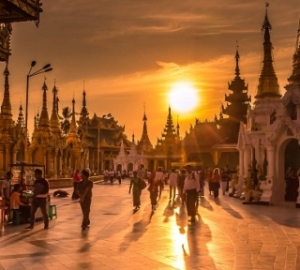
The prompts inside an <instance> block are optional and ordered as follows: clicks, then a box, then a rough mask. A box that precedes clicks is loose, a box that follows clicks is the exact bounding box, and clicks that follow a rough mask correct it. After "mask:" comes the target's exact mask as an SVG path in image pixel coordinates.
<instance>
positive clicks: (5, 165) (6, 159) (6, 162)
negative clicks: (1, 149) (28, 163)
mask: <svg viewBox="0 0 300 270" xmlns="http://www.w3.org/2000/svg"><path fill="white" fill-rule="evenodd" d="M4 160H5V164H4V170H5V171H7V170H8V167H9V165H10V149H9V145H5V157H4Z"/></svg>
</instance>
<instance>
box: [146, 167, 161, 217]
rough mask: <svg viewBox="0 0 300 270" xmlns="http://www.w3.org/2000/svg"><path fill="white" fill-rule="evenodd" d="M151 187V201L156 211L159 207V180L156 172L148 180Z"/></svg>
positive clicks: (153, 209)
mask: <svg viewBox="0 0 300 270" xmlns="http://www.w3.org/2000/svg"><path fill="white" fill-rule="evenodd" d="M148 183H149V187H148V191H149V193H150V201H151V206H152V211H155V210H156V208H157V197H158V192H159V185H160V183H159V181H158V180H156V178H155V173H152V174H151V176H150V177H149V180H148Z"/></svg>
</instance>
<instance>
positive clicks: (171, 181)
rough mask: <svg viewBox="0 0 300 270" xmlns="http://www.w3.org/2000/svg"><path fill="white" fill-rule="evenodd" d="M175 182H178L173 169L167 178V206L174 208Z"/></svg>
mask: <svg viewBox="0 0 300 270" xmlns="http://www.w3.org/2000/svg"><path fill="white" fill-rule="evenodd" d="M177 181H178V174H177V173H176V171H175V169H172V171H171V173H170V176H169V181H168V182H169V190H170V193H169V205H170V206H172V207H173V206H174V205H175V196H176V187H177Z"/></svg>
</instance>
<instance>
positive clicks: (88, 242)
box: [0, 180, 300, 270]
mask: <svg viewBox="0 0 300 270" xmlns="http://www.w3.org/2000/svg"><path fill="white" fill-rule="evenodd" d="M128 187H129V185H128V180H125V181H124V182H123V183H122V184H121V185H118V184H116V183H115V184H113V185H110V184H103V183H102V184H95V185H94V189H93V202H92V211H91V227H90V228H89V229H87V230H86V231H84V232H81V228H80V225H81V217H82V216H81V210H80V207H79V204H78V203H77V202H73V201H72V200H71V199H70V198H51V203H52V204H56V206H57V212H58V218H57V219H53V220H52V221H50V228H49V229H48V230H44V229H43V224H42V222H37V223H36V227H35V228H34V230H31V231H27V230H25V227H26V225H19V226H12V225H9V226H5V227H4V228H3V227H2V231H1V238H0V269H10V270H17V269H59V270H63V269H97V270H106V269H119V270H130V269H139V270H154V269H155V270H167V269H205V270H212V269H221V270H226V269H240V270H245V269H282V270H284V269H286V270H292V269H300V256H299V253H300V235H299V234H300V210H299V209H295V208H291V207H287V206H261V205H243V204H242V203H241V201H240V200H238V199H234V198H230V197H228V196H222V195H221V196H220V198H219V199H218V200H215V199H213V197H212V196H209V195H206V196H205V197H204V198H202V201H201V205H200V207H199V216H198V218H197V221H196V223H193V224H190V223H189V222H188V217H187V216H186V211H185V208H184V207H180V206H178V207H177V208H175V209H170V208H169V207H168V191H167V190H165V191H164V192H163V194H162V198H161V200H160V202H159V207H158V209H157V210H156V212H155V213H154V214H152V213H151V206H150V202H149V201H150V200H149V196H148V192H147V191H146V190H145V191H143V195H142V207H141V209H140V210H139V211H137V212H136V213H134V212H133V211H132V199H131V195H129V194H128ZM65 190H67V191H69V192H70V193H71V190H72V189H65ZM52 192H53V191H52Z"/></svg>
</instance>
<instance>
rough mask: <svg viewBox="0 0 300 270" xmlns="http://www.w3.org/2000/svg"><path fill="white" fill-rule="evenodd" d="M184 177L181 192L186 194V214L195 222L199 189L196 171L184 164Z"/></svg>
mask: <svg viewBox="0 0 300 270" xmlns="http://www.w3.org/2000/svg"><path fill="white" fill-rule="evenodd" d="M186 171H187V174H186V178H185V181H184V187H183V192H184V193H185V194H186V208H187V214H188V216H190V217H191V219H190V221H191V222H195V221H196V219H195V216H196V204H197V200H198V192H199V191H200V184H199V179H198V176H197V174H196V173H194V172H193V171H192V166H191V165H187V166H186Z"/></svg>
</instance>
